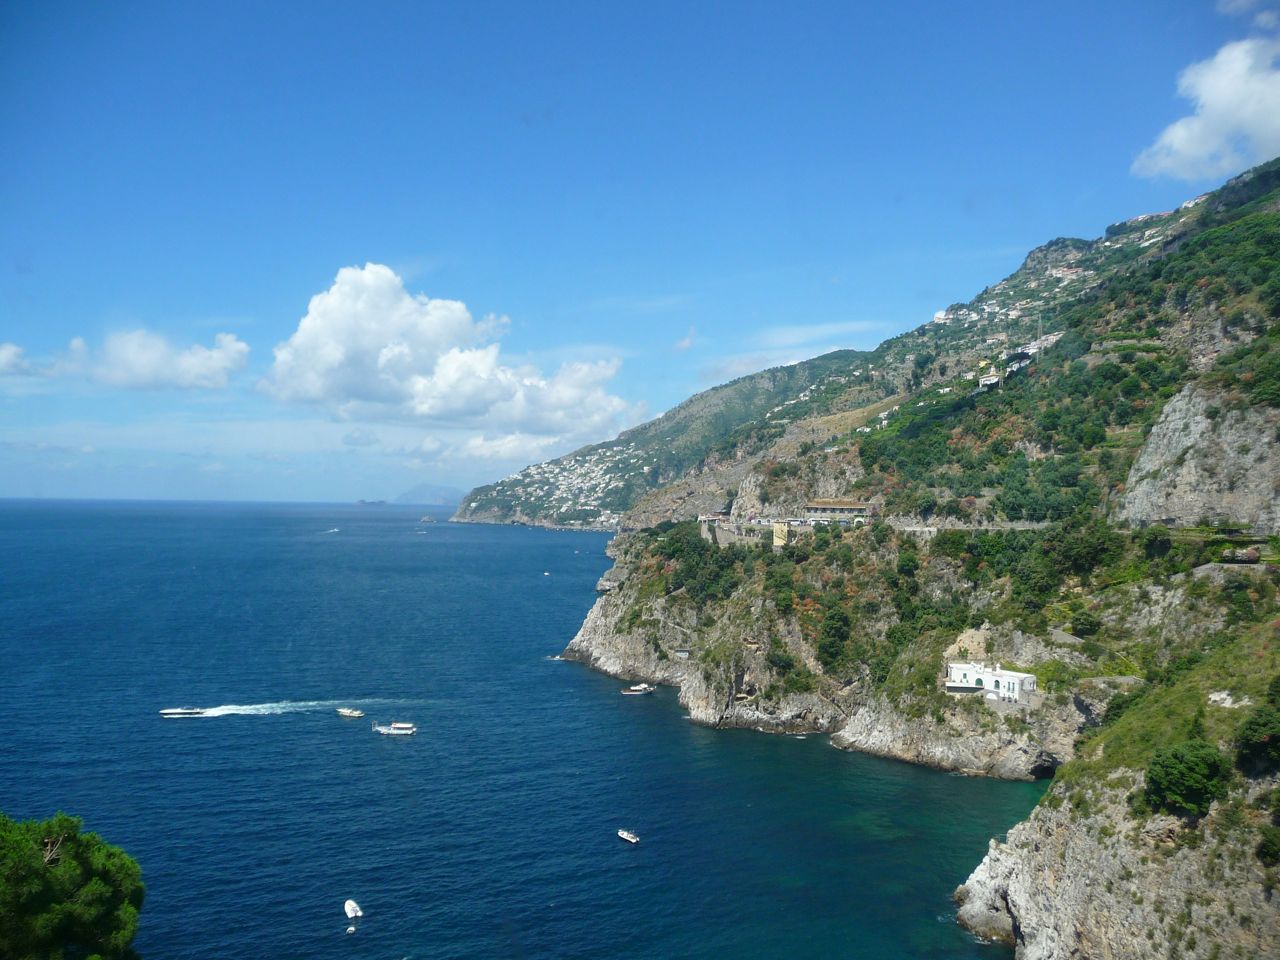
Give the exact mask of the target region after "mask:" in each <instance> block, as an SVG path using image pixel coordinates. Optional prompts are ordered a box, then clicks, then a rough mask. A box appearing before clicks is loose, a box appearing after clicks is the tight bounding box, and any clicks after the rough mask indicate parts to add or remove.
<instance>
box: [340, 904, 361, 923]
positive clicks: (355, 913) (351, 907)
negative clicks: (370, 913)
mask: <svg viewBox="0 0 1280 960" xmlns="http://www.w3.org/2000/svg"><path fill="white" fill-rule="evenodd" d="M342 909H343V910H344V911H345V912H346V914H347V919H348V920H354V919H355V918H356V917H363V916H364V911H363V910H361V909H360V904H358V903H356V902H355V901H354V900H348V901H347V902H346V903H344V904H343V905H342Z"/></svg>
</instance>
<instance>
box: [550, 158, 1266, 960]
mask: <svg viewBox="0 0 1280 960" xmlns="http://www.w3.org/2000/svg"><path fill="white" fill-rule="evenodd" d="M1068 257H1070V258H1072V259H1071V260H1070V267H1069V269H1070V270H1076V269H1079V271H1080V272H1079V273H1074V272H1071V273H1068V274H1067V275H1066V277H1065V278H1055V279H1060V280H1064V282H1059V283H1055V284H1054V285H1052V289H1051V290H1048V291H1047V292H1046V290H1045V288H1044V285H1043V284H1042V285H1041V286H1039V287H1030V286H1029V285H1030V284H1031V283H1033V282H1037V281H1038V280H1041V281H1042V280H1043V279H1044V277H1045V276H1046V271H1048V270H1052V269H1059V270H1060V269H1063V268H1062V267H1061V264H1062V262H1063V258H1068ZM1082 262H1083V264H1084V266H1080V264H1081V263H1082ZM1047 264H1048V265H1050V266H1046V265H1047ZM1086 271H1091V272H1086ZM1067 283H1070V284H1074V286H1072V287H1070V288H1067V287H1066V284H1067ZM1029 290H1030V291H1040V293H1039V294H1038V295H1039V296H1040V299H1039V300H1036V301H1035V302H1037V303H1040V304H1041V310H1040V316H1035V317H1028V316H1027V311H1026V310H1025V309H1024V307H1025V303H1024V302H1025V301H1026V300H1027V299H1028V291H1029ZM1011 297H1016V298H1017V299H1012V300H1010V299H1009V298H1011ZM1051 297H1052V302H1050V298H1051ZM984 298H985V299H984ZM991 298H997V299H996V300H994V301H993V300H992V299H991ZM989 302H994V303H995V304H996V307H995V309H996V310H1001V311H1004V312H1003V313H1002V314H1001V317H1002V319H1001V320H1000V321H999V322H998V323H999V324H1000V325H1001V327H1000V329H1001V330H1011V331H1013V334H1012V335H1011V336H1010V341H1011V346H1009V347H1006V346H1004V344H1005V343H1006V341H1005V340H1002V339H1000V338H998V337H993V336H992V335H991V331H992V329H993V328H992V326H991V324H992V323H993V322H995V321H989V320H986V319H985V318H984V317H983V316H982V313H983V311H982V309H981V306H979V307H977V308H975V307H974V306H973V304H979V305H981V304H983V303H989ZM1019 304H1023V306H1019ZM1014 310H1017V311H1019V316H1010V315H1009V314H1010V312H1011V311H1014ZM990 312H991V313H993V314H994V313H995V310H992V311H990ZM947 316H950V317H951V320H950V322H938V323H931V324H929V325H927V326H926V327H924V328H922V330H920V331H915V332H913V333H912V334H909V335H907V337H905V338H897V339H896V340H894V341H890V342H888V343H887V344H885V345H883V346H882V347H881V348H879V349H878V350H877V351H876V352H875V353H874V354H872V355H870V356H869V357H865V356H864V357H862V358H860V359H859V361H858V362H859V363H861V364H864V365H865V366H864V368H863V370H864V374H869V375H870V376H871V380H870V382H869V383H867V384H865V385H866V386H870V387H871V388H872V393H873V394H874V393H879V395H880V396H879V397H877V398H875V399H874V401H872V402H870V403H867V404H864V405H862V406H858V405H856V404H854V403H848V404H846V405H844V406H843V407H842V408H840V409H837V408H836V406H835V404H834V403H833V402H832V400H833V398H830V397H824V398H823V399H822V400H820V401H818V402H816V403H811V402H808V401H807V400H805V401H798V402H797V403H795V404H791V405H790V408H784V409H787V410H788V413H789V412H790V409H791V408H797V407H802V404H806V405H804V406H803V409H802V410H801V411H800V415H797V416H785V417H784V416H780V414H781V411H778V410H774V409H772V408H771V409H770V410H769V411H767V412H766V413H765V414H764V415H763V416H761V417H760V418H758V419H756V420H754V421H745V422H744V423H743V424H742V425H740V426H739V427H738V428H736V430H737V431H739V434H738V435H739V436H744V435H746V432H747V431H753V433H752V434H751V435H752V436H753V437H755V438H757V439H755V440H753V441H752V442H753V443H754V444H755V446H754V447H751V446H750V445H748V444H744V443H742V442H740V441H739V446H738V447H737V448H736V450H735V453H734V456H733V457H732V458H728V457H725V458H724V459H723V460H717V459H715V457H712V456H709V457H707V458H706V459H704V460H703V461H702V462H700V463H699V464H697V465H696V467H694V468H693V469H691V470H690V471H688V472H686V473H685V474H684V475H683V476H681V477H679V478H677V479H676V481H675V482H673V483H670V484H668V485H667V486H665V487H661V488H657V489H652V490H649V491H647V492H645V493H644V494H643V496H641V497H639V498H638V499H637V500H636V505H635V506H634V507H633V508H632V511H631V513H630V514H628V515H626V516H624V517H622V518H621V519H620V526H621V527H623V528H624V529H632V530H635V532H631V533H625V534H623V535H622V536H620V537H618V538H617V539H615V540H614V542H613V543H612V544H611V547H610V550H611V553H612V555H613V556H614V557H615V559H616V561H617V563H616V566H615V567H614V569H613V570H612V571H610V573H608V574H607V575H606V576H605V578H604V579H603V580H602V581H601V584H600V590H601V592H602V596H601V597H600V599H599V600H598V601H597V603H596V605H595V607H594V608H593V610H592V611H591V613H590V615H589V616H588V618H587V620H586V622H585V623H584V624H583V626H582V629H581V630H580V631H579V633H578V635H577V636H576V637H575V638H574V639H573V641H572V642H571V643H570V644H569V646H568V648H567V650H566V651H565V655H566V656H567V657H569V658H572V659H578V660H581V661H584V662H586V663H589V664H591V665H592V666H594V667H596V668H598V669H601V670H604V671H606V672H609V673H612V674H615V675H617V676H622V677H627V678H630V679H646V680H652V681H655V682H661V683H667V684H671V685H674V686H677V687H679V690H680V699H681V702H682V703H683V704H684V705H685V706H686V707H687V709H688V710H689V712H690V715H691V717H692V718H693V719H694V720H696V721H698V722H701V723H706V724H711V725H717V726H744V727H752V728H756V729H762V730H776V731H800V730H820V731H825V732H828V733H830V734H831V736H832V742H833V743H834V744H835V745H837V746H841V747H846V748H850V749H857V750H863V751H868V752H872V753H877V754H881V755H885V756H892V757H897V758H900V759H904V760H908V761H911V762H917V763H926V764H930V765H933V766H937V767H942V768H946V769H952V770H958V771H963V772H967V773H978V774H986V775H993V776H1001V777H1018V778H1033V777H1044V776H1053V778H1054V781H1053V784H1052V786H1051V787H1050V789H1049V791H1048V792H1047V793H1046V794H1045V797H1044V799H1043V800H1042V802H1041V804H1040V805H1039V806H1038V807H1037V808H1036V810H1035V811H1034V812H1033V814H1032V815H1031V817H1030V818H1029V819H1028V820H1027V821H1026V822H1025V823H1023V824H1021V825H1019V826H1018V827H1017V828H1015V829H1014V830H1013V831H1011V832H1010V834H1009V836H1008V837H1007V838H1006V839H1005V840H1004V841H1002V842H996V841H993V844H992V847H991V851H990V853H989V855H988V857H987V858H986V860H984V861H983V863H982V864H981V865H980V866H979V867H978V868H977V869H976V870H975V871H974V873H973V875H972V876H971V877H970V878H969V879H968V880H967V881H965V882H964V883H961V881H962V880H964V878H962V877H957V878H956V881H957V883H958V884H959V885H960V886H959V889H958V890H957V900H958V902H959V903H960V905H961V906H960V912H959V919H960V920H961V922H963V923H965V924H966V925H967V926H969V927H970V928H971V929H973V930H975V931H976V932H977V933H979V934H981V935H982V936H985V937H993V938H1000V939H1005V940H1008V941H1010V942H1012V943H1013V944H1014V945H1015V946H1016V947H1017V949H1018V954H1019V957H1021V958H1052V960H1059V958H1060V960H1066V958H1068V957H1078V956H1125V957H1138V958H1152V960H1154V958H1156V957H1161V958H1163V957H1174V956H1177V957H1183V958H1198V960H1211V958H1222V957H1234V956H1240V957H1254V956H1268V955H1270V956H1274V955H1280V906H1277V903H1276V901H1275V899H1274V897H1273V893H1274V890H1275V888H1276V887H1277V886H1278V885H1280V874H1277V866H1280V750H1277V749H1275V747H1274V744H1276V743H1280V679H1277V678H1280V599H1278V597H1280V567H1278V565H1280V536H1278V535H1280V516H1278V515H1277V510H1276V506H1275V504H1276V503H1277V502H1278V501H1280V468H1278V467H1280V162H1273V163H1270V164H1267V165H1265V166H1263V167H1260V168H1258V169H1257V170H1255V171H1251V172H1250V173H1249V174H1246V175H1244V176H1242V177H1239V178H1237V179H1236V180H1233V181H1232V182H1231V183H1229V184H1227V185H1226V186H1225V187H1224V188H1222V189H1221V190H1218V191H1215V192H1214V193H1212V194H1209V195H1207V196H1205V197H1203V198H1198V199H1197V200H1196V201H1194V202H1192V203H1191V204H1189V205H1185V206H1184V207H1183V208H1181V209H1179V210H1178V211H1174V212H1172V213H1169V214H1163V215H1159V216H1156V217H1145V218H1137V219H1136V220H1132V221H1127V222H1126V223H1123V224H1120V225H1117V226H1115V227H1112V228H1111V229H1109V230H1108V232H1107V235H1106V236H1104V237H1103V238H1102V239H1100V240H1098V241H1092V242H1088V243H1086V242H1084V241H1058V242H1055V243H1053V244H1049V245H1047V246H1046V247H1044V248H1041V249H1040V250H1038V251H1035V252H1033V253H1032V255H1030V256H1029V257H1028V259H1027V262H1026V264H1024V266H1023V267H1022V269H1021V270H1020V271H1019V272H1018V273H1017V274H1015V275H1014V277H1012V278H1010V280H1009V281H1005V282H1004V283H1003V284H1001V285H997V287H994V288H991V289H990V290H988V291H985V292H984V293H983V294H982V295H981V297H979V298H978V299H976V300H975V301H973V303H971V304H969V305H965V306H962V307H954V308H951V309H950V310H949V311H948V312H947V315H945V316H944V317H943V318H942V319H943V320H946V319H947ZM1041 331H1043V333H1042V332H1041ZM912 338H915V340H914V341H913V340H912ZM1023 338H1027V339H1025V340H1024V339H1023ZM992 340H994V341H995V342H994V343H989V342H988V341H992ZM920 343H927V344H928V345H929V346H928V349H927V350H921V349H920V347H919V344H920ZM912 344H914V346H915V349H914V350H912V349H909V345H912ZM979 344H980V345H979ZM997 347H998V348H999V349H997ZM935 348H936V351H937V352H936V353H935V352H934V350H935ZM984 350H985V351H986V352H985V353H984V352H983V351H984ZM922 356H923V357H925V358H926V359H925V360H924V361H921V360H920V358H921V357H922ZM873 365H874V368H875V369H874V370H872V366H873ZM988 365H989V366H988ZM988 369H989V370H991V371H992V372H991V373H990V374H989V375H988V377H987V379H986V380H985V382H984V381H983V379H982V376H983V374H984V373H985V372H986V371H987V370H988ZM775 406H777V405H776V404H775ZM780 419H785V420H787V421H788V422H787V423H784V424H779V423H778V420H780ZM775 426H776V429H775ZM721 449H722V450H723V449H724V448H723V447H721ZM819 497H845V498H853V499H856V500H857V501H860V502H863V503H867V504H870V506H871V509H872V511H873V514H874V515H873V517H872V518H871V519H870V521H869V522H867V523H866V524H865V525H851V526H836V525H834V524H813V523H802V522H792V523H790V524H786V525H784V526H782V527H780V528H778V532H777V533H775V528H774V527H773V525H772V522H771V521H773V520H775V519H782V518H797V517H803V516H804V515H805V513H806V512H807V511H809V510H810V508H809V507H808V506H807V504H808V503H810V502H811V501H812V500H813V499H814V498H819ZM713 499H723V500H727V501H731V510H730V513H729V515H728V516H727V518H722V519H719V520H715V521H707V522H703V523H698V522H695V521H692V520H690V519H687V518H688V517H689V516H690V515H691V514H693V513H697V512H702V510H703V507H702V505H703V504H706V503H708V502H710V501H711V500H713ZM637 528H643V529H637ZM949 663H961V664H963V663H973V664H979V665H983V666H982V669H984V670H989V669H994V668H996V667H997V666H999V667H1001V668H1003V669H1004V670H1005V671H1009V672H1011V674H1012V675H1015V676H1025V675H1030V676H1031V677H1033V678H1034V681H1035V683H1034V690H1033V691H1032V692H1031V693H1029V694H1024V693H1019V694H1018V696H1016V697H1012V698H1010V699H1008V701H1007V702H1006V701H1005V700H991V699H988V698H986V697H984V696H983V695H978V696H974V695H966V694H957V693H951V692H947V691H946V690H945V688H944V683H943V677H944V674H945V673H946V671H947V669H948V668H947V665H948V664H949ZM1009 675H1010V673H1006V674H1005V676H1009ZM1019 682H1020V683H1022V681H1019Z"/></svg>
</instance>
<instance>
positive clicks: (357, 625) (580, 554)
mask: <svg viewBox="0 0 1280 960" xmlns="http://www.w3.org/2000/svg"><path fill="white" fill-rule="evenodd" d="M420 513H421V511H420V510H406V509H403V508H397V507H390V506H386V507H356V506H317V505H306V506H281V505H244V504H235V505H232V504H125V503H94V504H89V503H28V502H17V501H10V502H0V591H2V592H0V657H2V658H3V660H2V662H3V664H4V675H5V682H4V695H3V696H2V697H0V737H2V739H0V747H2V748H0V810H3V811H4V812H5V813H7V814H9V815H11V816H17V817H34V816H47V815H48V814H49V813H51V812H53V811H54V810H55V809H64V810H67V811H68V812H72V813H75V814H78V815H80V816H82V817H83V818H84V819H85V821H86V826H87V827H88V828H89V829H92V830H96V831H98V832H100V833H102V834H103V835H104V836H106V837H107V838H108V839H109V840H111V841H112V842H115V843H118V844H120V845H121V846H123V847H125V848H126V849H127V850H128V851H129V852H130V853H132V854H133V855H134V856H135V857H137V859H138V860H139V861H140V862H141V864H142V867H143V872H144V880H145V881H146V884H147V903H146V906H145V908H144V910H143V923H142V928H141V931H140V934H139V936H138V939H137V941H136V946H137V947H138V949H139V950H140V951H141V953H142V954H143V956H144V958H147V960H155V958H196V957H200V958H209V957H299V958H301V957H309V958H330V957H332V958H338V957H343V958H347V957H352V958H364V957H368V958H401V957H413V958H437V957H438V958H445V957H450V958H457V957H529V958H536V957H565V958H568V957H583V958H587V957H600V956H611V957H636V958H640V957H689V958H695V957H713V956H721V955H723V954H724V953H725V952H726V951H727V952H731V953H733V954H735V955H737V956H741V957H761V958H768V957H779V958H783V957H786V958H803V957H814V958H819V957H822V958H828V957H850V958H970V957H985V958H990V960H997V958H1003V957H1006V956H1007V953H1006V952H1005V951H1003V950H1001V949H1000V948H995V947H989V946H985V945H982V944H977V943H975V942H973V941H972V939H971V938H970V937H968V936H967V935H966V934H965V933H964V932H963V931H962V930H960V929H959V928H958V927H956V926H955V924H954V923H953V922H952V907H951V904H950V899H949V897H950V893H951V890H952V889H953V888H954V887H955V886H956V884H958V883H960V882H961V881H963V879H964V878H965V876H966V875H967V873H968V871H969V870H970V869H971V868H972V867H973V866H974V865H975V864H976V863H977V862H978V861H979V860H980V859H981V857H982V855H983V853H984V851H985V849H986V843H987V839H988V838H989V837H991V836H993V835H996V834H1001V833H1003V832H1004V831H1005V830H1007V829H1008V828H1009V827H1010V826H1012V825H1013V824H1014V823H1015V822H1016V821H1017V820H1019V819H1021V818H1022V817H1023V816H1025V815H1026V813H1027V812H1028V811H1029V810H1030V808H1031V806H1032V805H1033V804H1034V803H1035V800H1036V798H1037V797H1038V795H1039V792H1040V788H1039V787H1037V786H1034V785H1029V784H1010V783H999V782H995V781H989V780H980V779H970V778H964V777H956V776H948V775H946V774H943V773H938V772H936V771H932V770H926V769H922V768H918V767H912V766H909V765H906V764H901V763H896V762H893V761H887V760H880V759H876V758H872V757H865V756H861V755H857V754H848V753H842V752H839V751H836V750H833V749H831V748H830V747H829V746H828V745H827V743H826V741H825V739H824V738H821V737H817V736H810V737H808V738H805V739H803V740H801V739H796V738H790V737H775V736H765V735H761V734H756V733H752V732H747V731H716V730H707V729H704V728H700V727H696V726H694V725H693V724H691V723H689V722H688V721H687V720H686V719H685V718H684V715H683V712H682V711H681V710H680V708H679V707H678V705H677V704H676V702H675V696H674V691H671V690H665V689H664V690H662V691H660V692H659V693H658V694H657V695H655V696H652V697H621V696H619V695H618V690H619V686H620V684H619V683H618V682H617V681H615V680H611V679H609V678H607V677H603V676H601V675H599V674H596V673H593V672H592V671H589V670H587V669H585V668H583V667H581V666H579V665H577V664H571V663H565V662H558V661H553V660H549V659H547V657H548V656H550V655H554V654H556V653H558V652H559V651H560V650H561V649H562V648H563V647H564V645H565V643H566V642H567V641H568V640H569V639H570V638H571V637H572V635H573V634H574V632H575V631H576V629H577V627H578V625H579V623H580V622H581V619H582V617H583V615H584V614H585V613H586V611H587V609H588V608H589V607H590V604H591V602H592V600H593V598H594V593H593V585H594V583H595V580H596V578H597V577H598V576H599V574H600V573H601V572H602V571H603V570H604V569H605V568H606V567H607V566H608V563H609V561H608V559H607V558H606V557H605V556H604V553H603V549H604V545H605V538H604V537H603V536H601V535H597V534H567V533H553V532H548V531H542V530H529V529H521V528H507V527H487V526H464V525H454V524H445V523H437V524H420V523H418V522H417V521H418V517H419V515H420ZM335 529H336V532H328V531H333V530H335ZM544 574H547V575H544ZM189 704H190V705H196V706H202V707H219V708H221V709H219V710H218V711H216V712H217V713H218V714H219V715H218V716H211V717H204V718H197V719H191V720H162V719H161V718H160V717H159V716H158V713H157V711H158V710H160V709H162V708H164V707H173V706H185V705H189ZM341 704H347V705H356V706H360V707H361V708H363V709H364V710H365V712H366V713H367V714H368V717H369V719H379V720H391V719H401V720H412V721H415V722H417V723H418V725H419V727H420V731H421V732H420V733H419V734H418V736H416V737H406V738H389V737H380V736H376V735H374V734H373V733H372V732H371V731H370V729H369V725H368V720H364V721H358V720H357V721H346V720H342V719H340V718H338V717H337V715H336V714H335V713H334V707H335V706H337V705H341ZM624 826H625V827H629V828H631V829H633V830H635V831H636V832H637V833H639V834H640V835H641V837H642V842H641V843H640V844H639V845H638V846H635V847H631V846H628V845H626V844H623V843H622V842H621V841H619V840H618V839H617V837H616V836H615V834H614V831H615V830H616V829H617V828H618V827H624ZM347 897H354V898H355V899H357V900H358V901H359V902H360V904H361V906H362V907H363V908H364V910H365V917H364V918H363V919H362V920H361V921H360V922H359V924H358V927H357V932H356V933H355V934H354V935H347V934H346V933H345V928H346V926H347V921H346V919H345V918H344V917H343V915H342V902H343V901H344V900H345V899H346V898H347Z"/></svg>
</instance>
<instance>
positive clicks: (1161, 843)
mask: <svg viewBox="0 0 1280 960" xmlns="http://www.w3.org/2000/svg"><path fill="white" fill-rule="evenodd" d="M1277 782H1278V781H1277V778H1274V777H1273V778H1270V779H1268V780H1264V781H1254V782H1252V783H1251V784H1250V786H1249V788H1248V790H1247V793H1246V797H1245V801H1246V806H1244V807H1241V806H1237V805H1234V804H1225V805H1224V804H1215V805H1214V807H1213V809H1212V810H1211V811H1210V813H1209V815H1208V816H1207V817H1206V818H1205V820H1204V821H1203V822H1202V823H1188V822H1185V821H1183V820H1181V819H1179V818H1177V817H1173V816H1167V815H1164V816H1149V817H1147V818H1145V819H1143V818H1138V817H1136V816H1134V814H1133V813H1132V812H1131V810H1130V809H1129V806H1128V803H1127V798H1128V796H1129V795H1130V793H1131V792H1132V791H1133V790H1137V789H1140V788H1141V786H1142V774H1141V773H1140V772H1137V771H1121V772H1120V773H1119V774H1118V775H1117V776H1115V777H1113V778H1112V779H1111V780H1110V781H1108V785H1107V788H1106V789H1104V790H1103V791H1100V792H1096V793H1095V794H1094V795H1093V796H1091V797H1090V798H1089V800H1088V802H1087V803H1080V802H1079V798H1077V799H1076V802H1074V803H1073V801H1072V799H1071V797H1070V796H1069V795H1067V791H1066V790H1065V789H1064V788H1061V787H1055V788H1054V790H1053V791H1052V792H1051V793H1050V794H1048V795H1047V796H1046V798H1045V800H1042V801H1041V803H1040V805H1039V806H1037V807H1036V809H1035V810H1034V811H1032V813H1031V816H1030V817H1028V818H1027V819H1026V820H1024V821H1023V822H1022V823H1020V824H1018V825H1017V826H1016V827H1014V828H1013V829H1012V830H1010V831H1009V834H1008V838H1007V840H1005V842H1003V843H1001V842H1000V841H998V840H992V841H991V843H990V847H989V850H988V853H987V855H986V857H985V858H984V859H983V861H982V863H981V864H979V865H978V867H977V868H976V869H975V870H974V871H973V873H972V874H971V875H970V876H969V878H968V879H967V880H966V881H965V882H964V884H963V885H961V886H960V887H959V888H957V890H956V893H955V899H956V902H957V904H958V905H959V910H958V913H957V919H958V920H959V922H960V923H961V924H962V925H963V926H964V927H966V928H967V929H969V930H970V931H972V932H973V933H975V934H976V935H978V936H980V937H982V938H983V939H987V940H996V941H1000V942H1003V943H1008V944H1011V945H1013V946H1014V947H1015V948H1016V951H1017V957H1018V960H1076V958H1095V957H1096V958H1106V960H1111V958H1115V960H1121V958H1125V960H1130V958H1132V960H1166V958H1170V957H1179V958H1182V960H1228V958H1236V957H1239V958H1248V960H1253V958H1262V957H1273V956H1276V954H1275V953H1274V951H1275V950H1276V947H1277V944H1280V910H1277V906H1276V903H1275V899H1274V896H1275V890H1274V889H1273V887H1272V885H1271V884H1272V881H1270V880H1269V879H1268V876H1267V871H1266V870H1265V868H1264V867H1263V866H1262V864H1261V863H1260V862H1259V861H1258V859H1257V858H1256V857H1254V856H1252V855H1248V856H1233V855H1232V852H1233V850H1235V849H1238V847H1239V846H1240V842H1239V836H1238V834H1239V832H1240V831H1242V830H1246V829H1247V821H1248V819H1249V817H1250V814H1249V813H1248V812H1247V810H1248V807H1247V804H1248V803H1250V802H1252V801H1256V800H1257V799H1258V798H1259V797H1262V796H1263V795H1264V794H1266V793H1267V792H1269V791H1270V790H1272V789H1274V788H1275V787H1276V785H1277ZM1242 810H1243V811H1245V812H1242ZM1250 853H1251V851H1250Z"/></svg>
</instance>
